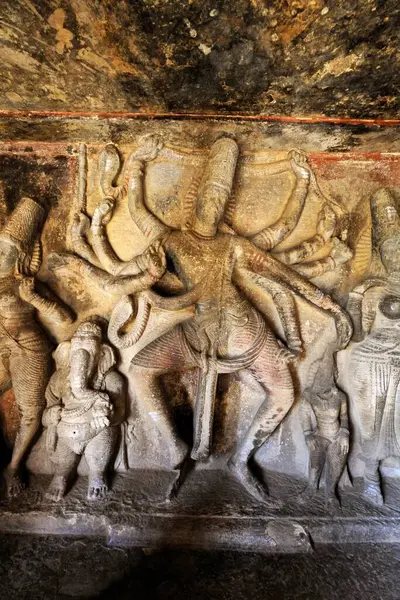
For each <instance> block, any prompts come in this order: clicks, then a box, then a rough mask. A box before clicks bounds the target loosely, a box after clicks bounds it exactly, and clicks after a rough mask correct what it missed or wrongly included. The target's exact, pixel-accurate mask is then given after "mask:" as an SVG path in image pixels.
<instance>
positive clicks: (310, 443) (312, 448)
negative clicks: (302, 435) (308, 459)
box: [306, 433, 317, 452]
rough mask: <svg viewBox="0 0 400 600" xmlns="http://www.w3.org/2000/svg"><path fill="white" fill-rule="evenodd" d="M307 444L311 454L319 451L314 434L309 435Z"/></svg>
mask: <svg viewBox="0 0 400 600" xmlns="http://www.w3.org/2000/svg"><path fill="white" fill-rule="evenodd" d="M306 444H307V448H308V451H309V452H314V451H315V450H316V449H317V440H316V439H315V435H314V433H309V434H308V435H307V436H306Z"/></svg>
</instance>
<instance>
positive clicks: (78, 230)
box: [71, 212, 90, 237]
mask: <svg viewBox="0 0 400 600" xmlns="http://www.w3.org/2000/svg"><path fill="white" fill-rule="evenodd" d="M89 227H90V219H89V217H88V216H87V215H85V214H84V213H83V212H80V213H77V214H76V215H75V216H74V220H73V222H72V227H71V233H72V236H73V237H84V235H85V233H86V232H87V231H88V229H89Z"/></svg>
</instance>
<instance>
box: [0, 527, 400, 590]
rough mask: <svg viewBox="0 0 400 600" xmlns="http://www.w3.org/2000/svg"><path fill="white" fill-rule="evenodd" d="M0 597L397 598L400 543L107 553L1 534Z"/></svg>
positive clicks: (83, 541) (89, 545)
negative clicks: (304, 549)
mask: <svg viewBox="0 0 400 600" xmlns="http://www.w3.org/2000/svg"><path fill="white" fill-rule="evenodd" d="M0 541H1V551H0V557H1V566H0V573H1V578H0V593H1V596H2V598H7V600H30V599H31V598H32V589H34V590H35V598H37V599H38V600H70V599H71V598H79V600H86V599H88V598H102V599H104V600H106V599H110V600H111V599H112V598H116V597H118V598H120V599H121V600H131V599H132V598H135V599H136V600H153V599H154V600H170V599H172V598H174V599H177V600H186V599H187V598H193V599H196V600H205V599H207V600H221V598H224V599H226V600H248V598H249V597H251V598H254V600H266V599H268V600H270V599H271V600H272V599H273V600H298V599H299V598H306V599H307V600H341V599H342V598H351V600H365V599H366V598H368V600H369V599H370V598H379V599H380V600H397V599H398V571H397V565H398V560H399V555H400V548H399V545H398V544H388V545H386V546H385V545H378V546H374V545H373V544H359V545H352V546H345V547H343V546H341V545H340V543H338V544H337V545H335V546H332V547H326V548H324V549H323V550H322V549H320V550H319V551H318V552H316V553H314V554H307V555H297V556H274V557H266V556H265V555H261V554H258V555H257V554H243V553H239V552H207V553H206V552H194V551H189V550H187V549H186V550H166V549H162V550H159V551H155V550H154V549H151V548H144V549H125V550H122V549H121V548H110V547H109V546H107V545H106V544H104V542H103V541H102V540H101V539H93V538H89V539H88V538H77V539H71V538H54V537H43V538H41V537H37V536H36V537H35V536H13V537H11V536H1V538H0Z"/></svg>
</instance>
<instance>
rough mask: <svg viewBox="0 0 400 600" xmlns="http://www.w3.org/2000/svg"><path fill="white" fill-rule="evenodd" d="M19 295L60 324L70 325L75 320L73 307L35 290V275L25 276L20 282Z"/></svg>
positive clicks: (45, 315)
mask: <svg viewBox="0 0 400 600" xmlns="http://www.w3.org/2000/svg"><path fill="white" fill-rule="evenodd" d="M19 296H20V298H22V300H25V302H28V304H31V306H33V307H34V308H36V310H38V311H39V312H40V313H41V314H42V315H43V316H44V317H47V318H48V319H51V320H52V321H54V322H55V323H58V324H60V325H69V324H71V323H73V322H74V319H75V317H74V314H73V312H72V311H71V309H70V308H69V307H68V306H66V305H65V304H63V303H61V301H60V300H50V299H48V298H44V297H43V296H41V295H40V294H38V293H37V292H36V291H35V279H34V277H25V278H24V279H22V281H21V282H20V284H19Z"/></svg>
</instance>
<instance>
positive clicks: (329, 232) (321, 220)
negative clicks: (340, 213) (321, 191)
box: [317, 203, 337, 240]
mask: <svg viewBox="0 0 400 600" xmlns="http://www.w3.org/2000/svg"><path fill="white" fill-rule="evenodd" d="M336 223H337V219H336V214H335V211H334V210H332V208H331V207H330V206H329V204H327V203H325V204H324V205H323V207H322V209H321V212H320V213H319V215H318V224H317V233H318V234H319V235H321V236H322V237H323V238H324V240H329V239H330V238H331V237H332V236H333V234H334V233H335V229H336Z"/></svg>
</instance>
